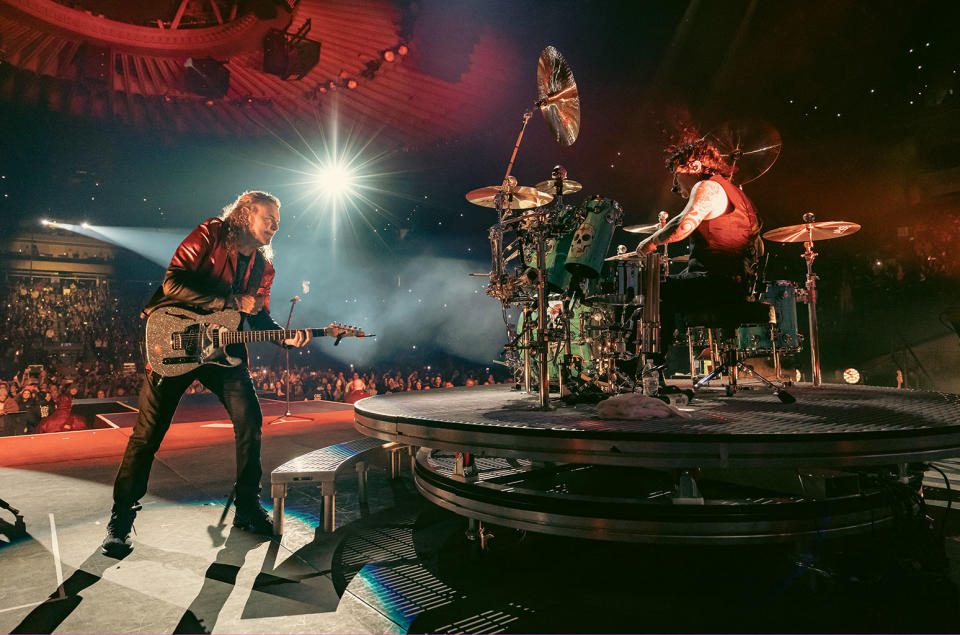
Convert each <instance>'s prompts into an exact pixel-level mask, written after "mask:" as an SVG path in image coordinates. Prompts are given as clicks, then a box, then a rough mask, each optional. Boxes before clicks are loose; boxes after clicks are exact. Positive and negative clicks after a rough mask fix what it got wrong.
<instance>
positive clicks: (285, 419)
mask: <svg viewBox="0 0 960 635" xmlns="http://www.w3.org/2000/svg"><path fill="white" fill-rule="evenodd" d="M299 299H300V296H298V295H295V296H293V297H292V298H290V314H289V315H287V327H286V330H288V331H289V330H290V321H291V320H292V319H293V307H295V306H297V301H298V300H299ZM284 352H285V353H286V358H287V359H286V371H285V375H286V378H285V379H286V386H287V387H286V390H285V391H284V392H285V393H286V394H285V395H284V397H286V400H287V402H286V403H287V409H286V410H284V412H283V414H282V415H280V416H279V417H277V418H276V419H274V420H273V421H270V422H269V423H268V424H267V425H271V426H272V425H275V424H277V423H286V422H288V421H304V422H306V421H313V419H311V418H310V417H298V416H297V415H291V414H290V348H289V347H287V348H284Z"/></svg>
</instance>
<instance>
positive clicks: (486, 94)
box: [0, 0, 510, 146]
mask: <svg viewBox="0 0 960 635" xmlns="http://www.w3.org/2000/svg"><path fill="white" fill-rule="evenodd" d="M402 22H403V15H402V11H401V9H399V8H398V7H397V6H396V5H395V4H393V3H390V2H386V1H384V0H300V1H299V2H293V1H291V2H290V3H289V4H288V3H286V2H283V1H282V0H280V1H271V0H259V1H247V2H243V1H240V2H238V1H236V0H150V1H147V2H138V3H127V2H117V1H116V0H76V1H68V0H61V1H60V2H55V1H54V0H0V100H3V101H6V102H11V103H15V104H19V105H23V106H27V107H40V108H45V109H48V110H50V111H55V112H61V113H66V114H68V115H69V116H71V117H76V118H82V119H87V120H94V121H104V122H111V123H120V124H122V125H126V126H130V127H133V128H136V129H141V130H145V131H156V132H157V133H158V134H161V135H165V134H175V133H185V134H203V135H215V136H221V137H233V136H237V137H239V136H243V137H249V136H251V135H265V134H280V133H282V131H285V130H289V129H290V128H302V127H306V126H309V125H310V124H312V123H315V122H316V121H317V120H318V119H320V118H322V117H323V116H324V115H325V114H326V113H330V112H332V111H334V110H335V111H336V113H337V116H338V118H339V120H340V121H341V122H347V123H349V124H352V125H353V126H355V127H360V128H361V129H365V130H367V131H370V132H372V133H376V134H377V135H378V136H379V137H380V141H381V142H385V143H386V144H387V145H396V146H422V145H426V144H431V143H436V142H439V141H442V140H443V139H444V138H447V137H450V136H452V135H461V136H462V135H464V134H465V133H469V131H470V130H471V129H472V128H474V127H476V126H478V125H480V123H481V122H484V121H485V120H487V119H488V118H489V116H490V115H491V113H495V112H497V111H498V109H500V108H501V106H502V100H503V98H504V96H505V95H506V94H507V93H508V92H509V81H510V78H509V74H508V73H505V72H503V69H507V68H509V66H510V64H508V61H507V59H506V56H507V55H508V52H507V50H505V47H504V46H502V45H501V43H499V42H498V41H497V38H496V36H495V34H493V33H491V32H486V33H480V34H478V37H477V39H476V41H475V42H474V44H473V49H472V51H471V52H470V53H469V65H468V66H467V67H466V68H465V70H464V72H462V73H461V74H460V75H459V77H454V78H449V77H448V78H438V77H436V76H434V75H432V74H429V73H426V72H422V71H418V70H417V69H415V68H414V65H413V64H410V63H409V60H410V58H411V57H415V55H406V53H408V52H414V53H415V52H416V48H417V44H418V43H417V41H416V40H415V39H413V38H411V37H410V36H409V35H408V34H405V33H403V28H402V26H401V25H402ZM307 24H308V25H309V26H310V30H309V33H308V34H307V35H306V38H307V39H308V40H311V41H315V42H319V43H320V55H319V59H318V61H317V63H316V65H315V66H313V67H312V68H311V69H309V71H308V72H306V74H305V75H303V76H302V78H298V76H297V75H293V76H290V77H288V78H286V79H282V78H281V77H280V76H278V75H276V74H271V73H269V72H266V71H265V70H264V66H265V55H264V47H265V37H266V36H267V35H268V33H269V32H271V30H275V29H279V30H281V31H284V32H286V33H288V34H294V33H296V32H297V31H298V30H300V29H301V28H302V27H304V25H307ZM274 33H276V31H274ZM211 69H212V70H213V71H220V73H221V75H223V76H225V75H226V73H222V70H221V69H226V71H228V73H229V79H228V81H227V82H226V83H225V85H224V86H223V88H224V89H225V91H220V92H222V93H223V94H222V95H218V94H211V92H209V91H205V90H204V89H203V88H201V89H200V90H199V91H198V89H197V86H196V81H194V82H193V83H191V79H193V80H196V79H197V77H202V78H206V77H207V75H208V74H210V72H211ZM205 72H206V74H205ZM205 92H206V94H204V93H205ZM216 92H217V91H216V90H214V91H213V93H216Z"/></svg>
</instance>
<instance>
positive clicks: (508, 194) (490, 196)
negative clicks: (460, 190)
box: [467, 185, 553, 209]
mask: <svg viewBox="0 0 960 635" xmlns="http://www.w3.org/2000/svg"><path fill="white" fill-rule="evenodd" d="M500 192H504V197H503V198H504V200H503V205H504V207H509V208H510V209H530V208H531V207H540V206H542V205H546V204H547V203H549V202H550V201H552V200H553V196H552V195H551V194H547V193H546V192H541V191H539V190H538V189H536V188H533V187H526V186H523V185H515V186H513V187H511V188H507V189H506V190H504V187H503V186H502V185H491V186H489V187H480V188H477V189H475V190H473V191H471V192H467V200H468V201H470V202H471V203H473V204H474V205H479V206H480V207H496V206H497V202H496V199H497V195H498V194H500Z"/></svg>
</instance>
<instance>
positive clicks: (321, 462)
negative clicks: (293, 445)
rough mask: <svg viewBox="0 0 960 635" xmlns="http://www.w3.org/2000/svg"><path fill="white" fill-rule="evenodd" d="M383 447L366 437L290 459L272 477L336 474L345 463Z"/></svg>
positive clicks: (379, 442)
mask: <svg viewBox="0 0 960 635" xmlns="http://www.w3.org/2000/svg"><path fill="white" fill-rule="evenodd" d="M382 446H383V441H380V440H378V439H373V438H371V437H364V438H362V439H355V440H353V441H347V442H345V443H338V444H336V445H331V446H329V447H326V448H321V449H319V450H314V451H313V452H308V453H307V454H304V455H302V456H298V457H296V458H294V459H290V460H289V461H287V462H286V463H284V464H283V465H281V466H279V467H278V468H276V469H275V470H273V472H272V473H271V475H283V474H292V473H301V472H317V473H320V472H336V471H337V469H338V468H339V467H340V466H341V465H342V464H343V462H344V461H349V460H350V459H352V458H354V457H356V456H358V455H359V454H362V453H364V452H366V451H368V450H375V449H377V448H380V447H382Z"/></svg>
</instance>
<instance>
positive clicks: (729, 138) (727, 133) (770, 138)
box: [704, 119, 783, 185]
mask: <svg viewBox="0 0 960 635" xmlns="http://www.w3.org/2000/svg"><path fill="white" fill-rule="evenodd" d="M704 139H708V140H710V141H712V142H713V144H714V145H715V146H716V147H717V149H718V150H719V151H720V154H722V155H723V157H724V158H725V159H726V160H727V162H728V163H730V165H732V166H733V168H734V171H733V176H732V177H731V178H730V180H731V181H732V182H733V183H734V184H735V185H743V184H744V183H749V182H750V181H753V180H754V179H756V178H759V177H760V176H762V175H763V174H764V173H765V172H766V171H767V170H769V169H770V167H771V166H772V165H773V163H774V162H775V161H776V160H777V157H778V156H780V149H781V148H782V147H783V142H782V141H781V139H780V133H779V132H777V129H776V128H774V127H773V126H771V125H770V124H768V123H767V122H765V121H759V120H753V119H737V120H733V121H727V122H726V123H722V124H720V125H719V126H718V127H717V128H715V129H714V130H711V131H710V132H708V133H707V134H706V135H704Z"/></svg>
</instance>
